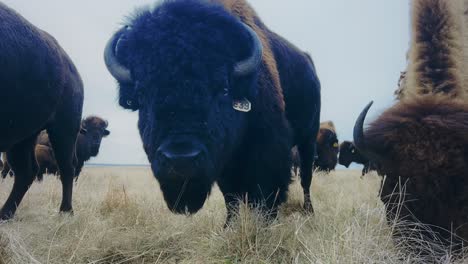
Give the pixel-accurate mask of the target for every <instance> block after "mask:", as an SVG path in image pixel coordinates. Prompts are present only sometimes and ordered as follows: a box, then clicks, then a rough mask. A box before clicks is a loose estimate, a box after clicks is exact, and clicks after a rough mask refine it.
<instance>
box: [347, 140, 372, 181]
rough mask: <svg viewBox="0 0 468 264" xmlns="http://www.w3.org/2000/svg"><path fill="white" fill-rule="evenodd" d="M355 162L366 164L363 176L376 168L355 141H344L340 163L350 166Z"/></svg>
mask: <svg viewBox="0 0 468 264" xmlns="http://www.w3.org/2000/svg"><path fill="white" fill-rule="evenodd" d="M353 162H356V163H357V164H362V165H364V168H363V169H362V176H364V175H365V174H367V173H368V172H369V171H371V170H374V169H375V166H373V165H371V162H370V161H369V159H368V158H366V157H365V156H364V155H363V154H362V153H361V151H359V150H358V149H357V148H356V146H355V145H354V143H353V142H350V141H343V143H341V145H340V155H339V159H338V163H340V164H341V165H343V166H345V167H346V168H348V167H349V165H351V163H353Z"/></svg>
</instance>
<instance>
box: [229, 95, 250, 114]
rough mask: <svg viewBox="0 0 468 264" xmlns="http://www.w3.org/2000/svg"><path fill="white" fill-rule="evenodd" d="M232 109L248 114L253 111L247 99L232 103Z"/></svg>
mask: <svg viewBox="0 0 468 264" xmlns="http://www.w3.org/2000/svg"><path fill="white" fill-rule="evenodd" d="M232 108H234V110H236V111H239V112H244V113H248V112H250V110H252V104H251V103H250V101H249V100H247V99H246V98H244V99H242V100H237V101H234V102H232Z"/></svg>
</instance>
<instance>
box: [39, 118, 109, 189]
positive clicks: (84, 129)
mask: <svg viewBox="0 0 468 264" xmlns="http://www.w3.org/2000/svg"><path fill="white" fill-rule="evenodd" d="M108 125H109V124H108V123H107V121H105V120H104V119H102V118H100V117H97V116H89V117H87V118H85V119H84V120H83V121H82V122H81V130H80V133H79V134H78V138H77V140H76V156H77V158H78V163H77V166H76V173H75V177H76V179H78V176H79V175H80V172H81V169H82V168H83V165H84V162H85V161H88V160H89V159H90V158H92V157H96V156H97V155H98V154H99V148H100V147H101V141H102V138H104V137H107V136H108V135H109V134H110V131H109V130H107V127H108ZM51 150H52V145H51V144H50V141H49V135H48V134H47V133H46V132H45V131H43V132H42V133H41V134H40V135H39V137H38V140H37V145H36V159H37V163H38V165H39V173H38V175H37V179H38V180H39V181H41V180H42V179H43V175H44V173H46V172H47V173H49V174H57V173H58V168H57V164H56V162H55V157H54V155H53V151H51Z"/></svg>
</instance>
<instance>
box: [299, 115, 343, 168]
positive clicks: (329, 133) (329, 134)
mask: <svg viewBox="0 0 468 264" xmlns="http://www.w3.org/2000/svg"><path fill="white" fill-rule="evenodd" d="M316 151H317V152H316V153H315V158H314V170H318V171H326V172H328V171H331V170H334V169H335V167H336V163H337V159H338V151H339V148H338V137H337V135H336V129H335V125H334V124H333V122H331V121H326V122H322V123H320V129H319V132H318V134H317V148H316ZM300 163H301V158H300V155H299V152H298V151H297V148H293V150H292V164H293V171H294V173H295V174H296V175H297V174H298V168H299V166H300Z"/></svg>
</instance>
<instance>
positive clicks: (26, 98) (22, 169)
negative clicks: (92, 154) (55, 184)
mask: <svg viewBox="0 0 468 264" xmlns="http://www.w3.org/2000/svg"><path fill="white" fill-rule="evenodd" d="M0 40H1V42H0V69H1V70H0V83H1V85H0V94H1V95H2V103H1V104H0V113H2V114H1V115H0V124H2V125H3V127H2V129H0V152H6V153H7V159H8V163H9V165H10V166H11V167H12V169H13V170H14V171H15V183H14V185H13V189H12V191H11V193H10V195H9V197H8V199H7V201H6V202H5V204H4V205H3V207H2V209H1V210H0V220H7V219H10V218H11V217H13V216H14V214H15V212H16V208H17V207H18V206H19V204H20V203H21V200H22V199H23V197H24V195H25V193H26V192H27V190H28V189H29V186H30V185H31V184H32V182H33V180H34V176H35V175H36V173H37V170H38V166H37V164H36V161H35V158H34V146H35V144H36V138H37V135H38V134H39V133H40V131H42V130H44V129H47V131H48V133H49V135H50V141H51V143H52V145H53V146H54V153H55V157H56V158H57V164H58V167H59V169H60V172H61V173H60V174H61V180H62V188H63V196H62V203H61V206H60V211H62V212H71V211H72V190H73V175H74V174H75V162H76V157H75V155H74V153H75V141H76V137H77V135H78V131H79V129H80V120H81V112H82V107H83V84H82V81H81V78H80V75H79V73H78V71H77V69H76V68H75V66H74V65H73V63H72V61H71V59H70V58H69V57H68V55H67V54H66V53H65V51H64V50H63V49H62V48H61V47H60V45H59V44H58V42H57V41H56V40H55V39H54V38H53V37H52V36H50V35H49V34H48V33H46V32H45V31H43V30H41V29H39V28H37V27H35V26H34V25H33V24H31V23H30V22H28V21H27V20H26V19H25V18H23V17H22V16H21V15H19V14H18V13H16V12H15V11H14V10H12V9H10V8H9V7H7V6H6V5H5V4H2V3H0Z"/></svg>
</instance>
